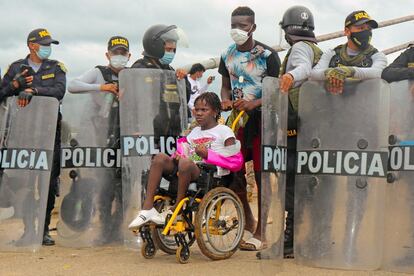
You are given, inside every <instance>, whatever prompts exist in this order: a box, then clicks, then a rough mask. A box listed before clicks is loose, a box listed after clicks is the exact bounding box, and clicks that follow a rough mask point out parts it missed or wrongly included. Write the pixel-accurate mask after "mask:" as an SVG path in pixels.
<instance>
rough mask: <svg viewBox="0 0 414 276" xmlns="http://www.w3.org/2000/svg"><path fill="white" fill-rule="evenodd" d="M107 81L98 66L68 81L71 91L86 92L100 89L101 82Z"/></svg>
mask: <svg viewBox="0 0 414 276" xmlns="http://www.w3.org/2000/svg"><path fill="white" fill-rule="evenodd" d="M104 82H105V81H104V80H103V78H102V74H101V72H100V71H99V69H98V68H93V69H91V70H88V71H87V72H85V73H83V74H82V75H81V76H79V77H77V78H75V79H73V80H71V81H70V82H69V83H68V91H69V92H70V93H85V92H90V91H100V90H101V84H103V83H104Z"/></svg>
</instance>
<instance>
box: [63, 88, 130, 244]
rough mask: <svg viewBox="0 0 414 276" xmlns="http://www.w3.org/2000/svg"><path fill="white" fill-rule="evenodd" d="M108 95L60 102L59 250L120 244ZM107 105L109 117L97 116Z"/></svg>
mask: <svg viewBox="0 0 414 276" xmlns="http://www.w3.org/2000/svg"><path fill="white" fill-rule="evenodd" d="M107 95H108V94H107V93H102V92H89V93H84V94H77V95H75V94H69V95H68V97H67V98H66V99H65V102H64V108H63V111H64V114H63V115H64V118H66V119H65V120H66V121H65V122H64V123H65V124H64V125H65V126H66V127H67V131H65V132H64V133H65V135H63V137H62V158H61V167H62V173H61V197H62V202H61V205H60V212H59V221H58V223H57V232H58V238H57V242H58V243H59V244H60V245H63V246H69V247H90V246H100V245H107V244H113V243H117V242H118V243H121V242H122V241H123V238H122V230H121V227H122V220H123V211H122V183H121V168H120V156H119V154H118V153H119V151H120V142H119V137H120V133H119V104H118V102H117V100H114V101H113V102H112V101H111V102H109V103H108V102H107V101H106V100H105V98H106V96H107ZM112 99H113V98H112ZM108 104H109V109H108V112H102V110H105V109H107V108H108V106H106V105H108ZM74 114H76V115H74Z"/></svg>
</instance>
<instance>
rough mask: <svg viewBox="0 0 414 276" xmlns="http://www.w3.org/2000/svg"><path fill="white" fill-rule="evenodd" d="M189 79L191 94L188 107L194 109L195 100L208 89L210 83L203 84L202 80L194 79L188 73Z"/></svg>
mask: <svg viewBox="0 0 414 276" xmlns="http://www.w3.org/2000/svg"><path fill="white" fill-rule="evenodd" d="M187 79H188V82H189V83H190V85H191V95H190V100H189V101H188V108H189V109H190V110H192V109H193V108H194V102H195V100H196V99H197V97H198V96H200V95H201V94H203V93H204V92H206V91H207V88H208V83H206V84H205V85H204V86H201V83H200V81H198V80H193V79H192V78H191V77H190V75H187Z"/></svg>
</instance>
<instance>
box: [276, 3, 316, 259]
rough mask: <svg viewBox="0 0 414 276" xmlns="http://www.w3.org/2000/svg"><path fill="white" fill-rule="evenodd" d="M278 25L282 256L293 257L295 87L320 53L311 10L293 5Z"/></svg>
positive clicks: (308, 72) (299, 85)
mask: <svg viewBox="0 0 414 276" xmlns="http://www.w3.org/2000/svg"><path fill="white" fill-rule="evenodd" d="M280 26H281V28H282V29H283V30H284V32H285V38H286V41H287V42H288V43H289V45H290V46H291V48H290V49H289V51H288V53H287V54H286V56H285V59H284V60H283V63H282V66H281V69H280V84H279V87H280V90H281V92H282V93H289V109H288V110H289V115H288V116H289V119H288V156H287V173H286V200H285V210H286V212H287V217H286V228H285V244H284V255H285V257H293V236H294V235H293V234H294V227H293V225H294V205H295V201H294V198H295V173H296V168H295V165H296V138H297V119H298V108H299V89H300V87H301V85H302V84H303V83H304V82H305V81H306V80H307V79H308V78H309V76H310V73H311V71H312V67H313V66H315V65H316V64H317V63H318V61H319V59H320V58H321V56H322V51H321V50H320V49H319V48H318V47H317V46H316V43H317V41H316V38H315V34H314V32H313V31H314V29H315V24H314V20H313V15H312V13H311V11H310V10H309V9H308V8H306V7H303V6H293V7H291V8H289V9H288V10H286V12H285V14H284V15H283V19H282V22H280Z"/></svg>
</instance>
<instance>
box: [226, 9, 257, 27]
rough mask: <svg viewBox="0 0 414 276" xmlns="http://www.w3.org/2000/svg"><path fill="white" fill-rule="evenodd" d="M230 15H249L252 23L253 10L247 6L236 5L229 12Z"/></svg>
mask: <svg viewBox="0 0 414 276" xmlns="http://www.w3.org/2000/svg"><path fill="white" fill-rule="evenodd" d="M231 16H250V17H251V18H252V23H254V11H253V10H252V9H251V8H249V7H247V6H241V7H237V8H236V9H235V10H234V11H233V12H232V13H231Z"/></svg>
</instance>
